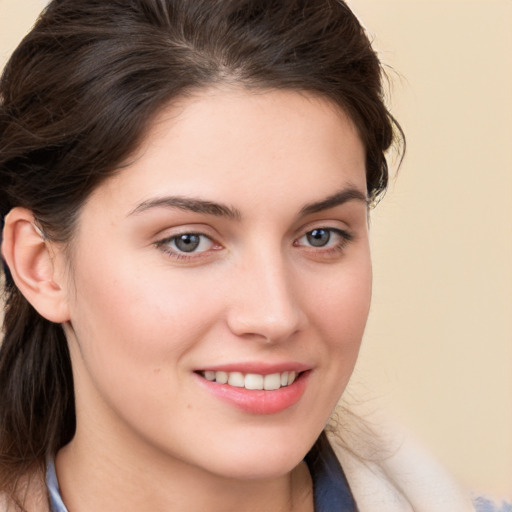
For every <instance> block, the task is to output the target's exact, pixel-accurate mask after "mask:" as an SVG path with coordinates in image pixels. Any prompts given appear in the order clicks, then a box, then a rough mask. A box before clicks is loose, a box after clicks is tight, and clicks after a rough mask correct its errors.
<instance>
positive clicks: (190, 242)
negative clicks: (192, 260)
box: [175, 234, 200, 252]
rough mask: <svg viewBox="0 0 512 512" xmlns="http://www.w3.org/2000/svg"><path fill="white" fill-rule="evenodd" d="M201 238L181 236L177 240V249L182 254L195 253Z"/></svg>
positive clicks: (188, 235)
mask: <svg viewBox="0 0 512 512" xmlns="http://www.w3.org/2000/svg"><path fill="white" fill-rule="evenodd" d="M199 242H200V239H199V236H198V235H190V234H187V235H180V236H179V237H178V238H176V241H175V243H176V247H177V248H178V249H179V250H180V251H182V252H192V251H195V250H196V249H197V248H198V246H199Z"/></svg>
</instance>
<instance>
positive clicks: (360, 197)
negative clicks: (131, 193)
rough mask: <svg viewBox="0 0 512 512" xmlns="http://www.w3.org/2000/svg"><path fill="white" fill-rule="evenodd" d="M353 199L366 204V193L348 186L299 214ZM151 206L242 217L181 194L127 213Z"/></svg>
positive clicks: (228, 208) (229, 208) (232, 210)
mask: <svg viewBox="0 0 512 512" xmlns="http://www.w3.org/2000/svg"><path fill="white" fill-rule="evenodd" d="M354 200H355V201H361V202H363V203H365V204H366V205H367V204H368V198H367V196H366V194H364V193H363V192H361V191H360V190H359V189H357V188H353V187H350V188H345V189H343V190H340V191H339V192H336V193H334V194H332V195H331V196H329V197H327V198H326V199H322V200H321V201H316V202H313V203H308V204H306V205H304V206H303V207H302V208H301V209H300V212H299V214H300V216H306V215H311V214H313V213H318V212H321V211H323V210H328V209H329V208H334V207H336V206H340V205H342V204H344V203H346V202H348V201H354ZM152 208H177V209H179V210H185V211H190V212H195V213H202V214H206V215H213V216H215V217H226V218H228V219H233V220H241V218H242V213H241V212H240V210H238V209H237V208H235V207H233V206H228V205H225V204H222V203H216V202H213V201H206V200H204V199H197V198H190V197H183V196H166V197H157V198H155V199H149V200H147V201H144V202H142V203H140V204H139V205H138V206H137V207H136V208H135V209H134V210H132V211H131V212H130V213H129V216H130V215H136V214H138V213H142V212H145V211H147V210H150V209H152Z"/></svg>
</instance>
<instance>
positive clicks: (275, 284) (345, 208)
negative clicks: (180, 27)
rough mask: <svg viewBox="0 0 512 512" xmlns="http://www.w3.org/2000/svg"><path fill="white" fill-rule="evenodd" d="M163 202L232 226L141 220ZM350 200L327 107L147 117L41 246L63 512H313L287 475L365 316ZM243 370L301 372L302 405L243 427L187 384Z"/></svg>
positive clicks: (305, 446)
mask: <svg viewBox="0 0 512 512" xmlns="http://www.w3.org/2000/svg"><path fill="white" fill-rule="evenodd" d="M347 190H348V191H350V194H348V200H347V197H344V196H343V193H344V194H345V196H347ZM339 193H342V194H341V196H340V194H339ZM336 194H338V202H340V201H341V200H340V197H342V199H343V197H344V200H343V201H341V204H329V205H326V204H323V205H322V202H323V201H325V200H326V199H327V198H332V197H333V196H335V195H336ZM168 196H180V197H181V198H188V199H190V198H193V199H195V200H196V199H200V200H203V201H208V202H213V203H221V204H222V205H225V206H226V207H229V209H230V212H231V214H230V215H214V214H212V213H211V212H210V213H208V212H206V213H205V212H197V211H189V210H187V209H184V208H177V207H170V206H169V205H165V204H164V205H162V204H160V205H155V204H154V203H155V202H158V201H160V200H161V199H162V198H164V197H168ZM356 196H357V197H356ZM365 198H366V180H365V152H364V148H363V145H362V143H361V140H360V138H359V136H358V134H357V131H356V129H355V128H354V126H353V124H352V122H351V121H350V120H349V119H348V117H347V116H346V115H345V114H344V113H343V112H342V111H340V110H339V109H338V108H336V107H335V106H334V105H333V104H331V103H330V102H329V101H328V100H325V99H322V98H318V97H314V96H312V95H308V94H305V93H304V94H301V93H298V92H291V91H259V92H257V93H255V92H248V91H246V90H243V89H215V90H208V91H202V92H200V93H198V94H196V95H195V96H194V97H191V98H187V99H185V100H182V101H181V102H180V103H179V104H175V105H173V106H172V107H169V108H168V109H166V110H165V111H163V112H162V113H161V114H160V116H159V117H158V119H157V120H156V122H155V123H154V124H153V126H152V128H151V130H150V131H149V133H148V134H147V137H146V140H145V142H144V143H143V145H142V147H141V148H139V150H138V152H137V154H136V155H135V157H134V158H133V159H132V160H131V161H130V163H129V165H128V167H127V168H125V169H123V170H122V172H120V173H119V174H118V175H117V176H115V177H114V178H111V179H109V180H108V181H106V182H105V183H103V184H102V185H101V186H100V187H99V188H97V189H96V190H95V191H94V192H93V194H92V195H91V196H90V198H89V199H88V201H87V203H86V204H85V206H84V207H83V210H82V211H81V214H80V217H79V222H78V228H77V232H76V234H75V237H74V239H73V241H72V243H71V245H70V247H68V248H67V251H62V250H61V249H59V248H54V249H53V251H54V252H53V254H52V261H53V262H54V263H53V264H54V268H56V269H59V268H61V269H62V268H66V269H67V270H66V271H65V272H64V271H62V272H61V274H60V277H59V279H60V284H59V289H60V290H61V292H62V294H63V297H64V303H65V307H62V306H61V309H62V308H63V309H62V310H63V311H65V318H64V326H65V332H66V336H67V338H68V342H69V346H70V353H71V359H72V365H73V372H74V379H75V388H76V407H77V432H76V436H75V438H74V439H73V441H72V442H71V443H70V444H69V445H68V446H66V447H64V448H63V449H62V450H61V451H60V452H59V453H58V455H57V459H56V467H57V474H58V477H59V482H60V486H61V491H62V494H63V497H64V501H65V503H66V504H67V506H68V507H69V509H70V510H72V511H73V512H81V511H90V510H96V511H103V510H105V511H106V510H125V511H131V510H134V511H135V510H137V511H138V510H154V511H160V510H161V511H164V510H166V511H168V510H180V511H181V510H187V511H200V510H209V511H213V512H215V511H222V512H227V511H231V510H233V511H235V510H236V511H239V510H258V511H263V510H275V511H280V510H312V509H313V503H312V487H311V479H310V476H309V473H308V471H307V468H306V467H305V464H304V463H301V461H302V459H303V457H304V455H305V454H306V453H307V451H308V450H309V448H310V447H311V446H312V444H313V443H314V441H315V439H316V438H317V437H318V435H319V434H320V432H321V431H322V429H323V427H324V425H325V423H326V422H327V420H328V418H329V416H330V414H331V412H332V410H333V408H334V406H335V404H336V402H337V401H338V399H339V397H340V395H341V394H342V392H343V390H344V389H345V386H346V384H347V382H348V380H349V377H350V375H351V373H352V370H353V368H354V365H355V362H356V359H357V354H358V350H359V347H360V343H361V338H362V335H363V331H364V326H365V323H366V318H367V314H368V309H369V304H370V296H371V262H370V250H369V243H368V223H367V203H366V201H365ZM313 203H314V204H316V207H310V208H309V209H307V211H304V207H305V205H311V204H313ZM331 203H336V201H331ZM141 205H142V206H141ZM151 205H152V206H151ZM217 213H218V212H217ZM224 213H225V212H224ZM314 229H324V230H328V233H329V235H330V240H329V241H328V242H327V243H326V245H325V246H320V247H319V246H313V245H311V243H310V241H311V239H310V238H308V236H307V233H311V232H312V231H313V230H314ZM184 233H201V234H203V235H204V236H201V244H200V246H199V247H198V249H197V251H195V252H193V253H186V254H184V253H183V252H181V253H180V251H179V250H178V249H177V246H176V243H175V239H172V237H173V236H176V235H181V234H184ZM63 276H64V277H63ZM247 362H257V363H258V364H260V363H268V364H271V363H272V364H273V363H276V364H277V363H278V364H288V363H290V362H293V364H296V363H300V364H301V365H303V366H305V367H307V368H308V370H309V375H308V379H307V383H306V387H305V390H304V393H303V394H302V395H301V396H300V398H299V400H298V401H297V403H295V404H294V405H292V406H291V407H288V408H286V409H285V410H283V411H280V412H277V413H274V414H252V413H250V412H246V411H243V410H240V409H239V408H237V407H235V406H233V404H231V403H229V402H226V401H223V400H220V399H219V398H218V397H217V396H214V395H213V394H212V393H210V392H209V391H208V389H206V388H205V387H204V386H203V385H202V382H201V380H202V379H201V377H199V376H198V374H197V373H196V372H197V370H201V369H207V368H210V367H215V366H219V365H225V364H234V365H235V366H236V364H241V363H247Z"/></svg>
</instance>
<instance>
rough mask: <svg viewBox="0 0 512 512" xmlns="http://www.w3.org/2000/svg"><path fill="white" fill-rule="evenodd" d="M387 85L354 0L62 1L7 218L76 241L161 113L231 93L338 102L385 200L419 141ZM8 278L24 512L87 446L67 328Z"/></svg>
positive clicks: (2, 445)
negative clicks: (28, 496) (184, 101)
mask: <svg viewBox="0 0 512 512" xmlns="http://www.w3.org/2000/svg"><path fill="white" fill-rule="evenodd" d="M383 76H384V75H383V71H382V66H381V64H380V62H379V59H378V57H377V55H376V53H375V52H374V50H373V49H372V47H371V44H370V41H369V38H368V36H367V34H366V33H365V30H364V29H363V28H362V26H361V24H360V23H359V21H358V20H357V18H356V17H355V16H354V14H353V13H352V12H351V10H350V9H349V8H348V7H347V5H346V4H345V3H344V2H343V1H340V0H222V1H219V0H53V1H52V2H51V3H50V4H49V5H48V6H47V8H46V9H45V10H44V11H43V13H42V14H41V16H40V17H39V19H38V20H37V22H36V24H35V26H34V27H33V29H32V30H31V32H30V33H29V34H28V35H27V36H26V37H25V38H24V40H23V41H22V42H21V44H20V45H19V46H18V48H17V49H16V50H15V51H14V53H13V55H12V57H11V59H10V60H9V62H8V63H7V65H6V67H5V69H4V71H3V74H2V77H1V81H0V219H4V217H5V215H7V213H8V212H9V210H10V209H11V208H13V207H16V206H21V207H25V208H27V209H29V210H31V211H32V212H33V214H34V217H35V219H36V221H37V224H38V226H39V227H40V228H41V229H42V231H43V232H44V235H45V237H47V239H48V240H52V241H56V242H61V243H66V242H69V241H70V240H71V239H72V236H73V230H74V225H75V224H76V220H77V217H78V215H79V213H80V208H81V206H82V205H83V203H84V201H85V200H86V199H87V197H88V196H89V194H90V193H91V192H92V191H93V190H94V189H95V187H97V186H98V185H99V184H101V183H102V181H103V180H105V179H106V178H108V177H109V176H112V175H113V174H115V173H118V172H122V168H123V165H124V163H125V162H126V161H127V159H128V158H129V156H130V155H131V154H132V153H133V152H134V151H135V150H136V149H137V147H138V145H139V144H140V142H141V141H142V139H143V137H144V135H145V133H147V130H148V128H149V125H150V123H151V121H152V120H153V119H154V117H155V116H156V115H157V114H158V112H159V111H160V110H161V109H162V108H164V107H165V106H166V105H168V104H170V103H171V102H172V100H173V99H177V98H180V97H184V96H186V95H187V94H191V93H194V92H196V91H198V90H201V89H203V88H206V87H215V86H217V85H218V86H222V85H235V86H239V87H245V88H249V89H286V90H298V91H308V92H310V93H313V94H318V95H321V96H322V97H326V98H329V99H330V100H332V101H333V102H334V103H335V104H337V105H338V106H340V107H341V108H342V109H343V110H344V111H345V112H346V113H347V114H348V115H349V117H350V118H351V119H352V121H353V123H354V124H355V126H356V128H357V130H358V133H359V135H360V137H361V139H362V141H363V143H364V147H365V150H366V177H367V178H366V179H367V189H368V194H369V196H370V197H371V198H376V197H378V196H379V195H381V194H382V193H383V192H384V190H385V188H386V185H387V182H388V167H387V163H386V158H385V153H386V151H387V150H388V149H389V147H390V146H391V144H392V143H393V141H396V140H403V134H402V131H401V129H400V127H399V126H398V124H397V123H396V122H395V121H394V119H393V117H392V116H391V115H390V113H389V112H388V110H387V108H386V106H385V104H384V99H383V84H382V81H383ZM4 273H5V276H4V281H5V282H4V296H5V318H4V327H3V342H2V345H1V348H0V493H4V494H6V495H8V496H10V498H11V499H12V500H13V502H14V503H18V506H19V507H20V508H21V500H20V497H19V492H18V491H19V489H18V491H17V482H18V481H19V479H20V478H22V477H23V476H24V475H27V474H30V473H31V472H34V471H37V470H40V471H43V472H44V464H45V460H46V458H47V457H48V456H49V455H51V454H54V453H55V452H56V451H57V450H59V449H60V448H61V447H62V446H63V445H65V444H66V443H68V442H69V441H70V440H71V438H72V437H73V434H74V430H75V410H74V395H73V377H72V371H71V363H70V358H69V353H68V348H67V343H66V339H65V336H64V333H63V329H62V327H61V326H60V325H59V324H54V323H52V322H50V321H48V320H46V319H45V318H43V317H41V316H40V315H39V314H38V313H37V312H36V311H35V310H34V309H33V308H32V306H31V305H30V304H29V303H28V301H27V300H26V299H25V298H24V297H23V295H22V294H21V293H20V292H19V290H18V289H17V288H16V286H15V285H14V283H13V281H12V278H11V277H10V275H9V269H8V268H7V267H6V266H5V264H4Z"/></svg>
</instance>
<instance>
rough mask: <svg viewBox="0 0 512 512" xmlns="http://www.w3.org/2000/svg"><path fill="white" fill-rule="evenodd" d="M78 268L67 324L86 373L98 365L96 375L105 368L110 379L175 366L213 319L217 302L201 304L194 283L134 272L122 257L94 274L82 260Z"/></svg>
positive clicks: (147, 270) (155, 271) (157, 271)
mask: <svg viewBox="0 0 512 512" xmlns="http://www.w3.org/2000/svg"><path fill="white" fill-rule="evenodd" d="M81 263H82V265H81V266H80V267H79V268H80V269H83V271H81V272H77V273H76V274H75V281H76V292H75V296H76V300H75V301H74V304H73V307H72V324H73V328H74V330H75V333H76V336H77V339H78V340H79V342H80V344H81V347H80V350H81V353H82V355H83V357H84V358H85V359H86V362H87V364H88V365H90V370H91V371H95V370H94V366H99V367H100V368H99V369H98V371H104V369H105V368H106V367H109V372H110V374H112V372H113V371H117V372H121V371H123V369H125V370H124V371H126V372H130V371H131V372H133V370H135V369H137V371H142V373H143V374H144V373H147V372H149V371H153V370H155V369H157V367H159V366H161V365H165V364H172V365H174V364H175V363H176V361H177V360H179V359H180V358H181V357H183V356H184V355H185V354H186V353H187V351H188V350H189V349H190V348H191V347H192V346H193V345H194V343H195V342H196V341H197V340H198V339H200V338H201V336H202V333H204V332H205V331H206V330H207V329H208V327H209V323H208V322H209V319H212V318H213V317H214V316H215V313H214V311H213V310H214V308H215V307H216V302H215V301H211V300H209V301H203V300H201V297H202V296H203V294H202V293H201V290H200V289H198V286H197V285H198V283H194V285H192V284H191V283H190V282H188V280H186V279H184V278H180V276H177V275H176V274H174V275H172V276H171V274H170V273H168V272H166V271H165V269H163V270H162V268H161V267H160V268H158V267H151V266H140V267H139V266H137V265H136V264H134V262H133V261H128V260H126V259H125V260H123V259H122V258H111V260H110V261H109V260H106V259H105V260H103V261H102V265H101V268H99V269H94V268H93V267H92V265H89V264H87V263H88V262H87V261H86V260H85V259H83V260H82V261H81ZM198 319H200V320H201V321H198ZM113 361H115V365H114V364H112V362H113ZM114 366H115V368H113V367H114ZM101 368H103V370H102V369H101ZM112 377H114V375H112ZM132 377H133V378H135V374H134V373H132Z"/></svg>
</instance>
